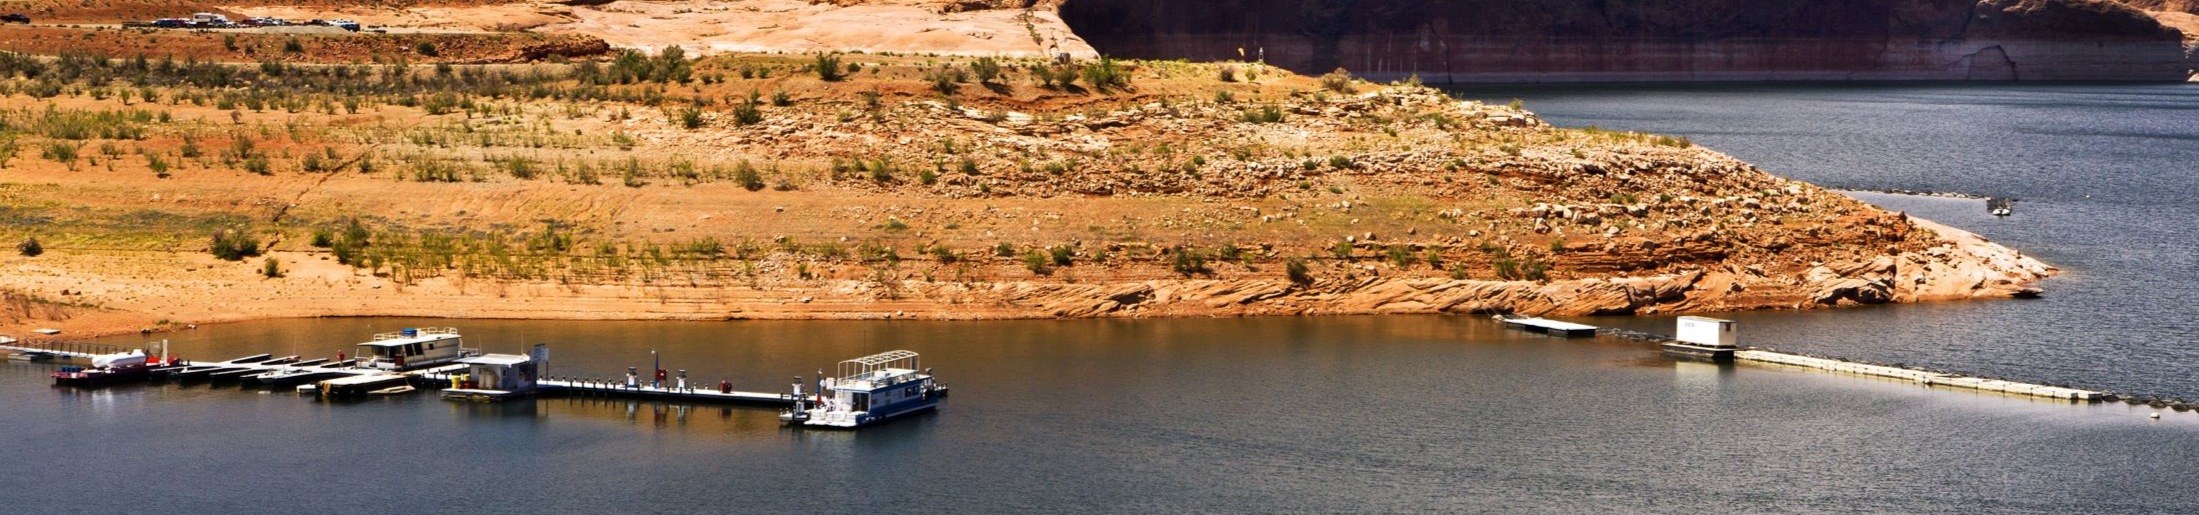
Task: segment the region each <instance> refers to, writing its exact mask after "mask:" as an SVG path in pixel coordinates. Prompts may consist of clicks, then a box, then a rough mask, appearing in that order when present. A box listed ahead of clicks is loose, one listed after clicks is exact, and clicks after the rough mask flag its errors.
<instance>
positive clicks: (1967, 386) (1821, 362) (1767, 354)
mask: <svg viewBox="0 0 2199 515" xmlns="http://www.w3.org/2000/svg"><path fill="white" fill-rule="evenodd" d="M1678 324H1679V325H1678V327H1677V329H1679V332H1680V333H1681V336H1683V337H1684V338H1681V339H1675V338H1672V337H1669V336H1665V335H1661V334H1654V333H1645V332H1641V331H1632V330H1626V329H1605V330H1603V331H1602V333H1603V334H1606V335H1611V336H1614V337H1618V338H1628V339H1634V340H1643V341H1648V342H1653V343H1657V344H1659V345H1660V346H1662V347H1663V348H1664V350H1665V352H1666V353H1668V354H1673V355H1675V356H1679V357H1684V358H1697V359H1708V360H1711V361H1717V362H1743V361H1746V362H1755V363H1762V364H1769V365H1776V366H1789V367H1797V368H1805V369H1811V370H1820V371H1825V372H1832V373H1836V374H1854V375H1862V376H1872V377H1881V378H1887V379H1896V380H1903V381H1911V382H1915V383H1916V384H1918V385H1921V386H1927V387H1944V388H1957V389H1964V390H1972V391H1978V392H1986V393H1999V394H2006V395H2014V396H2023V397H2034V398H2040V399H2053V400H2060V401H2069V402H2085V403H2091V402H2103V401H2104V402H2113V401H2114V400H2115V399H2117V396H2116V395H2114V394H2111V393H2108V392H2102V391H2096V390H2085V389H2079V388H2069V387H2064V386H2052V385H2043V384H2033V383H2025V382H2020V381H2009V380H2005V379H1994V378H1989V377H1975V376H1968V375H1963V374H1956V373H1950V372H1936V371H1930V370H1919V369H1915V368H1909V367H1898V366H1892V365H1880V364H1874V363H1861V362H1855V361H1848V360H1843V359H1833V358H1823V357H1817V356H1805V355H1801V354H1792V353H1785V352H1778V351H1772V350H1767V349H1761V348H1756V347H1745V346H1739V345H1736V344H1735V343H1734V341H1735V340H1736V339H1737V335H1736V331H1735V324H1734V323H1733V322H1732V321H1728V320H1717V319H1706V318H1701V317H1681V319H1680V320H1679V322H1678ZM1697 348H1702V349H1708V350H1715V351H1717V353H1715V354H1706V353H1704V352H1697V351H1696V349H1697Z"/></svg>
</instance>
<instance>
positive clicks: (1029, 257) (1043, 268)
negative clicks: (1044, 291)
mask: <svg viewBox="0 0 2199 515" xmlns="http://www.w3.org/2000/svg"><path fill="white" fill-rule="evenodd" d="M1046 263H1047V261H1046V255H1045V254H1040V253H1039V252H1038V251H1037V250H1033V251H1030V252H1028V253H1025V254H1023V268H1025V269H1028V270H1030V271H1031V273H1033V274H1038V275H1048V274H1052V273H1054V269H1053V267H1050V266H1047V264H1046Z"/></svg>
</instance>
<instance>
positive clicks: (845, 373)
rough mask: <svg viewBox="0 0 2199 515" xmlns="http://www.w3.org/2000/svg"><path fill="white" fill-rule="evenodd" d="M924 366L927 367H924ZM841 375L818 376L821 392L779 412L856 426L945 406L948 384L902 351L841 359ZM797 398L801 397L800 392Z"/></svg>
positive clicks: (796, 421)
mask: <svg viewBox="0 0 2199 515" xmlns="http://www.w3.org/2000/svg"><path fill="white" fill-rule="evenodd" d="M919 370H921V371H919ZM839 373H840V375H839V377H835V378H823V377H820V378H817V396H816V398H814V399H808V398H804V399H802V400H800V401H798V404H796V405H795V407H794V409H791V410H788V411H786V412H784V413H781V414H779V419H780V420H781V421H784V422H786V423H787V424H789V425H804V426H811V427H834V428H856V427H862V426H867V425H871V424H876V423H879V422H884V421H887V420H891V419H893V418H894V417H899V416H902V415H908V414H912V413H920V412H923V411H924V410H929V409H933V408H937V407H939V401H940V399H942V398H945V397H946V396H947V388H946V387H944V386H940V385H939V384H938V383H937V382H934V381H933V380H932V374H931V371H930V370H922V369H919V368H918V367H917V356H916V353H914V352H909V351H905V350H897V351H891V352H886V353H883V354H878V355H874V356H866V357H862V358H856V359H851V360H847V361H842V362H840V367H839ZM796 397H800V395H799V391H797V395H796Z"/></svg>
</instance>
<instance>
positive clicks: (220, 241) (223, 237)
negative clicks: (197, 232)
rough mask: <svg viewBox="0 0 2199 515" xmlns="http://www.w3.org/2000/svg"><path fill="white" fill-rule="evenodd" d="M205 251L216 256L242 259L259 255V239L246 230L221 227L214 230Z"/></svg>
mask: <svg viewBox="0 0 2199 515" xmlns="http://www.w3.org/2000/svg"><path fill="white" fill-rule="evenodd" d="M207 251H208V252H211V253H213V254H214V257H217V258H221V259H225V260H229V261H243V260H244V258H248V257H253V256H258V255H260V240H259V238H255V237H253V236H252V234H251V233H249V232H246V231H241V230H237V229H222V230H219V231H214V237H213V242H212V243H211V244H210V245H208V248H207Z"/></svg>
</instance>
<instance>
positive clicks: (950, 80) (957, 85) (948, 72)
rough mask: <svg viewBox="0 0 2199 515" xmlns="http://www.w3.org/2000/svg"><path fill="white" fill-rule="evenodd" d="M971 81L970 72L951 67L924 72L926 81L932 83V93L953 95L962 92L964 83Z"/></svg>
mask: <svg viewBox="0 0 2199 515" xmlns="http://www.w3.org/2000/svg"><path fill="white" fill-rule="evenodd" d="M969 80H970V74H969V72H966V71H962V69H961V68H956V67H954V66H951V65H950V66H942V67H940V68H938V69H935V70H932V71H928V72H924V81H925V82H930V83H931V85H932V91H934V92H937V93H939V94H941V95H952V94H955V93H957V92H960V91H962V83H964V82H969Z"/></svg>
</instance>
